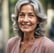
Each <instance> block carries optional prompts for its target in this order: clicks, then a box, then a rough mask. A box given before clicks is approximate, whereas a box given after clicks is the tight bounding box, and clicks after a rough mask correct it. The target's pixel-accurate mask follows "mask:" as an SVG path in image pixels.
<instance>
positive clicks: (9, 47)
mask: <svg viewBox="0 0 54 53" xmlns="http://www.w3.org/2000/svg"><path fill="white" fill-rule="evenodd" d="M17 40H18V37H12V38H11V39H9V40H8V42H7V45H6V51H5V53H11V50H12V48H13V47H14V45H15V43H16V42H17Z"/></svg>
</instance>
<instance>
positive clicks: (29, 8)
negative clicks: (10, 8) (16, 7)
mask: <svg viewBox="0 0 54 53" xmlns="http://www.w3.org/2000/svg"><path fill="white" fill-rule="evenodd" d="M20 11H21V12H23V11H24V12H25V11H27V12H28V11H29V12H34V7H33V6H32V5H31V4H26V5H25V4H24V5H22V6H21V8H20Z"/></svg>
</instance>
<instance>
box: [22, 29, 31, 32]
mask: <svg viewBox="0 0 54 53" xmlns="http://www.w3.org/2000/svg"><path fill="white" fill-rule="evenodd" d="M21 31H22V32H27V33H28V32H31V30H29V29H27V30H24V29H23V30H21Z"/></svg>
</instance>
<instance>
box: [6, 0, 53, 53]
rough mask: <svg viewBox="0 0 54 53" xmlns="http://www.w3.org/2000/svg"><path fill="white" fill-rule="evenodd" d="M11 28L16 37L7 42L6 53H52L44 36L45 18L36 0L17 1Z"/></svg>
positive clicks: (50, 42)
mask: <svg viewBox="0 0 54 53" xmlns="http://www.w3.org/2000/svg"><path fill="white" fill-rule="evenodd" d="M15 10H16V17H15V18H14V23H15V24H13V26H14V27H15V28H14V29H15V31H16V33H18V36H16V37H13V38H11V39H10V40H9V41H8V44H7V49H6V53H54V45H53V42H52V41H51V40H49V39H48V38H46V37H45V36H44V33H45V31H44V23H45V21H46V16H45V14H44V11H43V9H42V6H41V4H40V2H39V1H38V0H19V1H18V2H17V4H16V8H15Z"/></svg>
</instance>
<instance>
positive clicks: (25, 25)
mask: <svg viewBox="0 0 54 53" xmlns="http://www.w3.org/2000/svg"><path fill="white" fill-rule="evenodd" d="M21 25H22V26H24V27H29V26H32V25H31V24H21Z"/></svg>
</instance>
